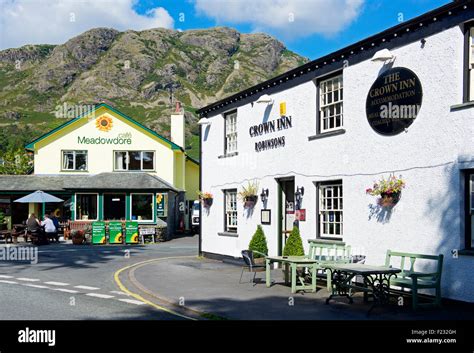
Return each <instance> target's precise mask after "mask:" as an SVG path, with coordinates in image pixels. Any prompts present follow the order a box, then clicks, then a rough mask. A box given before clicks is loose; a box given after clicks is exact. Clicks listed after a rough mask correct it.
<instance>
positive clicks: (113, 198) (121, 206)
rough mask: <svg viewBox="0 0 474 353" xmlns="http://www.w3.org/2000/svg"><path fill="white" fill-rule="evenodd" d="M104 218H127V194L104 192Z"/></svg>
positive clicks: (111, 219) (114, 219)
mask: <svg viewBox="0 0 474 353" xmlns="http://www.w3.org/2000/svg"><path fill="white" fill-rule="evenodd" d="M104 220H106V221H119V220H125V194H104Z"/></svg>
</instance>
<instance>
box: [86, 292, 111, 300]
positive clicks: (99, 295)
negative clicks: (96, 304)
mask: <svg viewBox="0 0 474 353" xmlns="http://www.w3.org/2000/svg"><path fill="white" fill-rule="evenodd" d="M86 295H88V296H89V297H96V298H102V299H110V298H113V297H114V296H113V295H108V294H100V293H86Z"/></svg>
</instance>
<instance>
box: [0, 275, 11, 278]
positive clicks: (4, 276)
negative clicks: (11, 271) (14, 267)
mask: <svg viewBox="0 0 474 353" xmlns="http://www.w3.org/2000/svg"><path fill="white" fill-rule="evenodd" d="M0 278H13V276H7V275H0Z"/></svg>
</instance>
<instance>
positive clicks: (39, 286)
mask: <svg viewBox="0 0 474 353" xmlns="http://www.w3.org/2000/svg"><path fill="white" fill-rule="evenodd" d="M23 285H24V286H26V287H33V288H45V289H48V288H49V287H47V286H41V285H39V284H29V283H24V284H23Z"/></svg>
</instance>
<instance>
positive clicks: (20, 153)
mask: <svg viewBox="0 0 474 353" xmlns="http://www.w3.org/2000/svg"><path fill="white" fill-rule="evenodd" d="M32 166H33V161H32V159H31V157H30V156H29V155H28V154H27V153H26V152H25V151H24V150H23V149H22V148H18V149H8V150H7V151H5V152H2V153H1V154H0V174H12V175H18V174H27V173H28V171H29V170H30V169H31V168H32Z"/></svg>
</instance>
